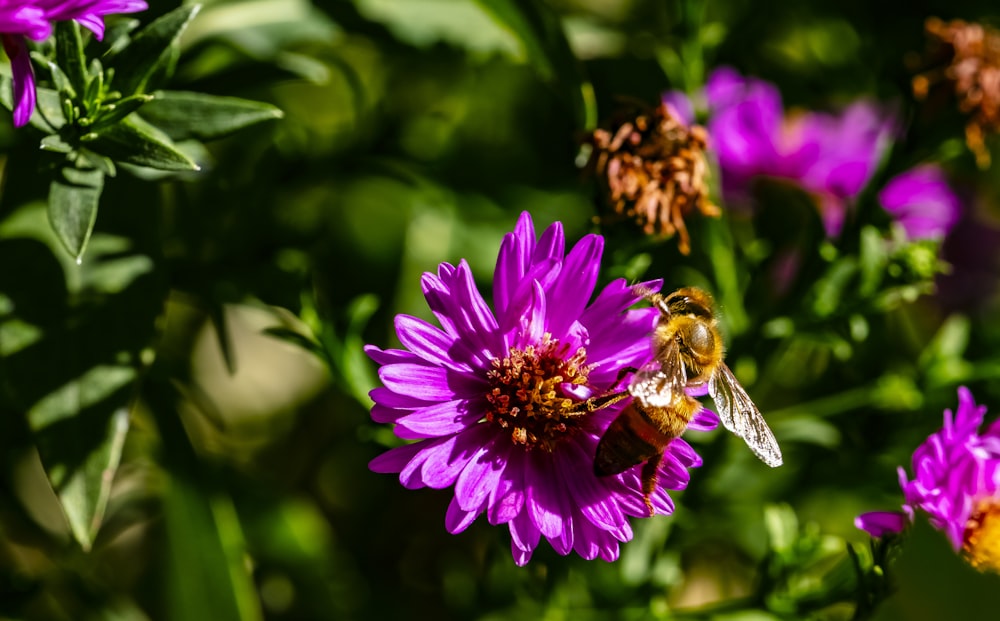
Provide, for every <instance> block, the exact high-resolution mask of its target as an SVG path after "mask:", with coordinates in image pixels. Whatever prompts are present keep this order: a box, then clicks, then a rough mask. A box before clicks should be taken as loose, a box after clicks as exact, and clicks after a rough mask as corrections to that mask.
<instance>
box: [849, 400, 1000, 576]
mask: <svg viewBox="0 0 1000 621" xmlns="http://www.w3.org/2000/svg"><path fill="white" fill-rule="evenodd" d="M985 415H986V407H985V406H977V405H976V403H975V400H974V399H973V396H972V393H971V392H969V390H968V389H967V388H965V387H961V388H959V389H958V411H957V412H956V413H955V415H952V412H951V410H945V412H944V425H943V426H942V428H941V429H940V430H939V431H937V432H935V433H933V434H931V435H930V436H929V437H928V438H927V440H926V441H925V442H924V443H923V444H921V445H920V446H919V447H917V450H916V451H914V452H913V473H914V478H913V480H908V479H907V476H906V471H905V470H904V469H903V468H902V467H900V468H899V484H900V487H901V488H902V490H903V498H904V503H903V510H902V511H874V512H871V513H864V514H862V515H859V516H858V517H857V518H856V519H855V521H854V523H855V525H856V526H857V527H858V528H860V529H862V530H864V531H866V532H868V533H869V534H870V535H872V536H874V537H884V536H886V535H890V534H898V533H900V532H902V531H903V530H904V529H905V528H906V526H907V525H908V524H910V523H911V522H912V521H913V519H914V517H915V515H916V512H917V511H918V510H919V511H922V512H923V513H925V514H926V515H927V519H928V521H929V522H930V523H931V525H932V526H934V527H935V528H936V529H938V530H940V531H942V532H944V534H945V535H946V536H947V537H948V540H949V541H950V542H951V545H952V547H954V548H955V550H956V551H959V550H962V551H963V553H964V554H965V556H966V558H968V559H969V561H970V562H971V563H972V564H973V565H975V566H976V567H979V568H981V569H986V568H988V569H993V570H994V571H1000V421H994V422H993V423H992V424H990V425H989V426H988V427H987V428H986V431H985V432H984V433H980V431H979V430H980V427H982V425H983V417H984V416H985Z"/></svg>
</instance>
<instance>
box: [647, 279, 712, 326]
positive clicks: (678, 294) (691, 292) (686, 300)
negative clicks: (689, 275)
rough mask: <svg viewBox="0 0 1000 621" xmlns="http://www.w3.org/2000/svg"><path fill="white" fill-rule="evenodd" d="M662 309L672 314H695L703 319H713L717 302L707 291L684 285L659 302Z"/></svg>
mask: <svg viewBox="0 0 1000 621" xmlns="http://www.w3.org/2000/svg"><path fill="white" fill-rule="evenodd" d="M659 306H660V308H661V310H663V309H664V307H665V308H666V311H667V312H668V313H669V314H671V315H694V316H695V317H700V318H702V319H712V318H713V317H714V316H715V315H714V312H713V310H712V309H713V308H715V304H714V302H713V301H712V296H711V295H709V293H708V292H707V291H704V290H703V289H699V288H697V287H684V288H683V289H678V290H677V291H674V292H673V293H671V294H670V295H668V296H667V297H666V298H663V301H662V302H661V303H660V304H659Z"/></svg>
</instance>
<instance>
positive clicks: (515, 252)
mask: <svg viewBox="0 0 1000 621" xmlns="http://www.w3.org/2000/svg"><path fill="white" fill-rule="evenodd" d="M534 249H535V227H534V224H533V223H532V221H531V214H529V213H528V212H527V211H524V212H521V216H520V217H519V218H518V219H517V225H515V227H514V231H513V232H512V233H508V234H506V235H504V238H503V242H502V243H501V244H500V252H499V254H498V255H497V265H496V269H495V270H494V272H493V305H494V307H495V308H496V312H497V316H503V314H504V313H505V312H506V310H507V305H508V304H509V303H510V300H511V298H512V297H513V295H514V292H515V291H516V289H517V287H518V285H519V284H520V282H521V279H522V278H523V277H524V275H525V273H527V271H528V265H529V263H530V262H531V254H532V252H533V251H534Z"/></svg>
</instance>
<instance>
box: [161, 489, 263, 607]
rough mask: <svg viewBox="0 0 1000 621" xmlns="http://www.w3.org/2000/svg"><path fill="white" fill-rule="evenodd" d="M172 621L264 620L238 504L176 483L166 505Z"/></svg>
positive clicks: (168, 580) (166, 500)
mask: <svg viewBox="0 0 1000 621" xmlns="http://www.w3.org/2000/svg"><path fill="white" fill-rule="evenodd" d="M164 504H165V509H164V518H165V521H166V526H167V538H168V540H169V542H170V545H169V546H168V548H167V549H168V550H169V574H168V577H167V593H168V594H169V595H168V597H167V601H168V602H169V613H168V616H167V618H168V619H178V620H180V619H232V620H234V621H237V620H246V621H255V620H259V619H261V618H262V616H261V612H260V607H259V604H258V602H257V597H256V594H255V592H254V586H253V581H252V580H251V578H250V575H249V573H248V571H247V565H246V562H245V561H244V555H245V553H246V551H245V547H246V546H245V544H244V542H243V534H242V529H241V528H240V523H239V519H238V516H237V515H236V511H235V509H234V507H233V504H232V501H231V500H230V499H229V498H227V497H224V496H221V495H209V494H207V493H206V492H204V491H202V490H200V489H198V488H197V487H196V485H195V483H194V482H192V481H188V480H184V479H183V478H180V477H175V478H174V479H173V480H172V481H171V482H170V487H169V491H168V493H167V496H166V499H165V500H164Z"/></svg>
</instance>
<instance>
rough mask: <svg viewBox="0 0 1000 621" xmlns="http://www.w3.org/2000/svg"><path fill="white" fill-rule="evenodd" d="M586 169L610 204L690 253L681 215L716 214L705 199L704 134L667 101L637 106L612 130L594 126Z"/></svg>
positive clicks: (689, 242)
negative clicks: (675, 238) (654, 105)
mask: <svg viewBox="0 0 1000 621" xmlns="http://www.w3.org/2000/svg"><path fill="white" fill-rule="evenodd" d="M589 142H590V143H591V144H592V145H593V148H594V150H593V153H592V154H591V156H590V161H589V164H588V166H589V168H590V169H591V170H593V171H594V172H595V173H596V174H597V176H598V178H599V181H600V182H601V185H602V189H603V190H604V191H605V192H606V194H607V200H608V202H609V203H610V205H611V208H612V209H613V210H614V211H615V212H616V213H618V214H621V215H623V216H626V217H628V218H631V219H633V220H635V222H636V223H637V224H638V225H640V226H641V227H642V230H643V231H644V232H645V233H646V234H647V235H656V236H660V237H671V236H673V235H674V234H677V236H678V241H677V246H678V248H679V249H680V251H681V252H682V253H684V254H688V253H690V252H691V240H690V236H689V235H688V232H687V227H686V226H685V225H684V218H685V216H687V215H689V214H691V213H692V212H693V211H695V210H697V211H698V212H700V213H701V214H702V215H705V216H713V217H714V216H718V215H719V213H720V212H719V208H718V207H717V206H715V205H713V204H712V202H711V201H710V200H709V198H708V183H707V180H708V162H707V161H706V159H705V149H706V147H707V142H708V134H707V133H706V132H705V128H703V127H701V126H699V125H692V126H691V127H688V126H687V125H685V124H684V123H683V122H682V121H681V120H680V119H679V118H678V117H677V115H676V114H675V113H674V112H673V111H672V110H671V109H670V108H669V106H667V105H666V104H661V105H660V106H659V107H658V108H656V109H655V110H652V111H648V110H646V111H642V112H640V113H639V114H637V115H632V116H630V118H628V120H625V121H623V122H619V123H617V124H615V125H613V126H612V128H611V129H597V130H595V131H594V132H593V134H591V135H590V137H589Z"/></svg>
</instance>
